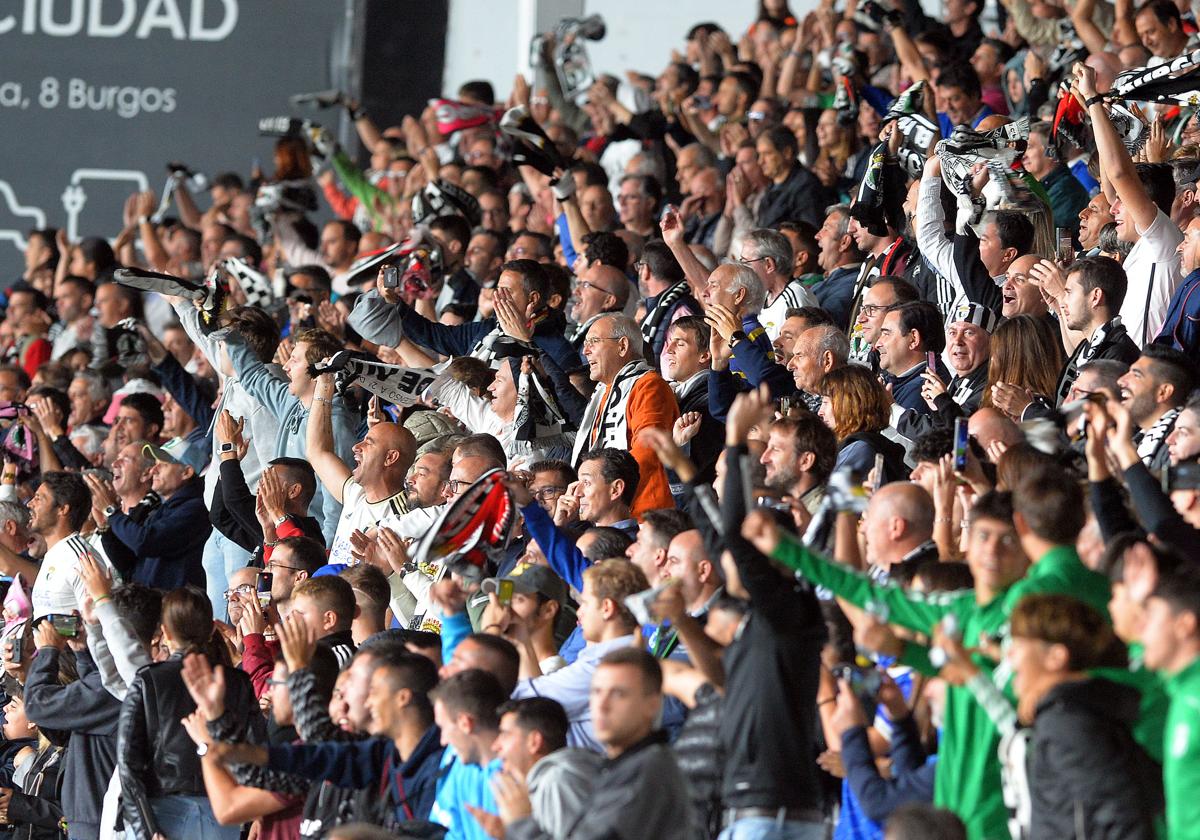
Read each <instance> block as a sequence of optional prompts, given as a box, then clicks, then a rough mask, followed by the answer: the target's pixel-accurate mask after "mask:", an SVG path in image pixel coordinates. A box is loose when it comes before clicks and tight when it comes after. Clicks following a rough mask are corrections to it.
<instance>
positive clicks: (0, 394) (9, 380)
mask: <svg viewBox="0 0 1200 840" xmlns="http://www.w3.org/2000/svg"><path fill="white" fill-rule="evenodd" d="M0 400H8V401H9V402H24V400H25V389H24V388H22V387H21V381H20V380H19V379H18V378H17V374H16V373H14V372H13V371H11V370H5V371H0Z"/></svg>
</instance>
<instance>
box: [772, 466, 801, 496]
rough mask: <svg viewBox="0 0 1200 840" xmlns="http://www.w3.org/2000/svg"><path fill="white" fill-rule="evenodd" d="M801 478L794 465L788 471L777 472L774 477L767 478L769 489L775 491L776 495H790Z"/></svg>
mask: <svg viewBox="0 0 1200 840" xmlns="http://www.w3.org/2000/svg"><path fill="white" fill-rule="evenodd" d="M799 478H800V476H799V475H797V474H796V467H795V465H792V466H789V467H788V468H787V469H782V470H778V471H776V472H775V474H774V475H772V476H770V477H769V478H767V480H766V485H767V488H768V489H770V490H774V491H775V492H776V493H790V492H791V490H792V488H793V487H794V486H796V482H797V481H798V480H799Z"/></svg>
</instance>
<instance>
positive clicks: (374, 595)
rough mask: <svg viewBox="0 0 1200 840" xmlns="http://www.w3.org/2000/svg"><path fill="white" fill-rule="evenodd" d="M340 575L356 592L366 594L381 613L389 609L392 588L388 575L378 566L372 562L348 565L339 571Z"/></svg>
mask: <svg viewBox="0 0 1200 840" xmlns="http://www.w3.org/2000/svg"><path fill="white" fill-rule="evenodd" d="M338 577H340V578H342V579H343V580H344V581H346V583H348V584H350V586H351V587H352V588H353V589H354V591H355V592H361V593H362V594H363V595H366V596H367V597H368V598H369V599H370V600H371V603H372V606H373V607H374V608H376V609H377V610H378V611H379V614H380V615H382V614H383V613H384V611H386V610H387V607H388V602H389V601H391V598H392V588H391V585H390V584H389V583H388V579H387V575H385V574H384V573H383V572H381V571H379V569H378V568H377V567H375V566H372V565H371V564H370V563H359V564H358V565H356V566H347V567H346V568H344V569H342V570H341V571H340V572H338ZM356 600H357V599H356Z"/></svg>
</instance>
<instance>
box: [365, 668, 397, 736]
mask: <svg viewBox="0 0 1200 840" xmlns="http://www.w3.org/2000/svg"><path fill="white" fill-rule="evenodd" d="M388 676H389V675H388V672H387V670H386V669H384V668H376V669H375V672H374V673H373V674H371V680H370V684H369V686H368V688H367V701H366V702H367V715H368V718H367V720H368V721H369V722H368V724H367V732H368V733H369V734H371V735H374V736H376V737H380V736H382V737H385V738H386V737H388V736H389V735H391V733H392V731H393V730H394V728H395V725H396V721H395V717H396V715H395V711H396V709H395V705H396V699H395V698H396V692H395V691H394V690H393V689H392V685H391V681H390V679H389V678H388Z"/></svg>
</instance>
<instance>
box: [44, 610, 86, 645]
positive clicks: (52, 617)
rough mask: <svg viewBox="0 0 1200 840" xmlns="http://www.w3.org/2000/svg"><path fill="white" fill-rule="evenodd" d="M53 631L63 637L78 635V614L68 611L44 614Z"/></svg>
mask: <svg viewBox="0 0 1200 840" xmlns="http://www.w3.org/2000/svg"><path fill="white" fill-rule="evenodd" d="M46 619H47V620H48V621H49V622H50V625H51V626H52V627H53V628H54V632H55V633H57V634H58V635H60V636H62V637H63V638H64V639H74V638H75V637H76V636H78V635H79V616H77V615H71V614H69V613H50V614H49V615H48V616H46Z"/></svg>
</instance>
